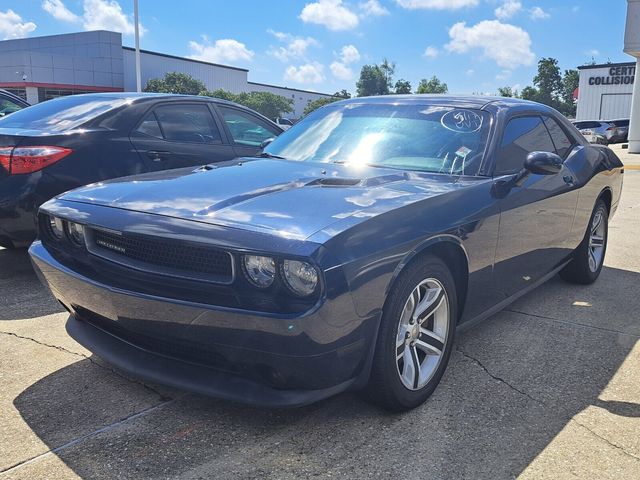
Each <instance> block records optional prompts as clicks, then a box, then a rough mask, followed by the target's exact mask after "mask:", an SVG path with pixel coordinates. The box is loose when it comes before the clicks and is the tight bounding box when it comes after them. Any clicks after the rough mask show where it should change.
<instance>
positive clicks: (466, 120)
mask: <svg viewBox="0 0 640 480" xmlns="http://www.w3.org/2000/svg"><path fill="white" fill-rule="evenodd" d="M440 123H442V126H443V127H444V128H446V129H448V130H452V131H454V132H460V133H473V132H477V131H478V130H480V127H482V117H481V116H480V115H478V114H477V113H476V112H474V111H473V110H451V111H450V112H447V113H445V114H444V115H443V116H442V118H441V119H440Z"/></svg>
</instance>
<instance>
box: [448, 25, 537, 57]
mask: <svg viewBox="0 0 640 480" xmlns="http://www.w3.org/2000/svg"><path fill="white" fill-rule="evenodd" d="M449 37H450V38H451V41H450V42H449V43H448V44H447V45H445V48H446V49H447V50H448V51H450V52H455V53H467V52H468V51H470V50H472V49H475V48H481V49H482V50H483V53H484V55H485V56H486V57H487V58H490V59H492V60H494V61H495V62H496V63H497V64H498V65H499V66H501V67H503V68H513V67H517V66H518V65H531V64H532V63H533V62H534V60H535V55H534V53H533V52H532V51H531V37H530V36H529V34H528V33H527V32H526V31H525V30H523V29H522V28H520V27H516V26H514V25H510V24H508V23H502V22H500V21H499V20H483V21H482V22H480V23H477V24H476V25H474V26H472V27H467V25H466V23H465V22H458V23H456V24H455V25H453V26H452V27H451V28H450V29H449Z"/></svg>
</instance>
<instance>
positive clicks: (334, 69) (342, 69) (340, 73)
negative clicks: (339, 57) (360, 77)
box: [329, 62, 353, 80]
mask: <svg viewBox="0 0 640 480" xmlns="http://www.w3.org/2000/svg"><path fill="white" fill-rule="evenodd" d="M329 68H330V69H331V73H332V74H333V76H334V77H336V78H337V79H339V80H351V79H352V78H353V71H352V70H351V69H350V68H349V67H348V66H346V65H345V64H344V63H342V62H333V63H332V64H331V65H330V66H329Z"/></svg>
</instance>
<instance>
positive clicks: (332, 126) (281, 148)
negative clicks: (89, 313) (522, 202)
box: [265, 103, 491, 175]
mask: <svg viewBox="0 0 640 480" xmlns="http://www.w3.org/2000/svg"><path fill="white" fill-rule="evenodd" d="M490 123H491V122H490V116H489V114H488V113H487V112H484V111H481V110H475V109H465V108H454V107H450V106H433V105H429V106H426V105H393V104H389V105H379V104H368V105H367V104H353V103H348V104H342V105H329V106H327V107H325V108H322V109H319V110H316V111H315V112H313V113H311V114H310V115H308V116H307V117H305V118H304V119H302V120H301V121H300V122H298V123H296V124H295V125H294V126H293V127H291V128H290V129H289V130H287V131H286V132H285V133H283V134H281V135H280V136H279V137H278V138H276V139H275V140H274V141H273V142H272V143H271V144H269V146H268V147H266V148H265V152H266V153H267V154H270V155H274V156H279V157H283V158H285V159H287V160H295V161H300V162H319V163H332V162H333V163H348V164H365V165H370V166H377V167H390V168H398V169H405V170H418V171H424V172H439V173H455V174H466V175H477V173H478V171H479V169H480V164H481V162H482V155H483V153H484V148H485V145H486V142H487V137H488V132H489V127H490Z"/></svg>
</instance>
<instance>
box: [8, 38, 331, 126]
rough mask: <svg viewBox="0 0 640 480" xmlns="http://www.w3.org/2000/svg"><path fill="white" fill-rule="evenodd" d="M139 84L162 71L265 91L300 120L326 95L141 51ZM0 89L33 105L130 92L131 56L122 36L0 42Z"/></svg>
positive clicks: (210, 85)
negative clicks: (60, 98)
mask: <svg viewBox="0 0 640 480" xmlns="http://www.w3.org/2000/svg"><path fill="white" fill-rule="evenodd" d="M140 57H141V58H140V64H141V76H142V85H145V84H146V82H147V81H148V80H150V79H152V78H161V77H163V76H164V75H165V73H167V72H181V73H187V74H189V75H191V76H192V77H194V78H196V79H198V80H201V81H202V82H203V83H204V84H205V85H206V87H207V89H208V90H217V89H220V88H221V89H224V90H228V91H230V92H233V93H241V92H252V91H268V92H271V93H275V94H277V95H281V96H283V97H286V98H290V99H292V100H293V105H294V111H293V112H291V113H289V114H288V115H287V116H288V117H289V118H299V117H301V116H302V114H303V112H304V109H305V107H306V106H307V104H308V103H309V102H311V101H313V100H316V99H319V98H324V97H328V96H330V95H328V94H324V93H318V92H311V91H308V90H301V89H297V88H289V87H280V86H276V85H266V84H261V83H256V82H250V81H249V80H248V74H249V71H248V70H247V69H244V68H238V67H231V66H228V65H218V64H214V63H209V62H203V61H199V60H193V59H190V58H183V57H177V56H174V55H167V54H164V53H158V52H150V51H147V50H141V55H140ZM0 88H5V89H7V90H10V91H12V92H13V93H16V94H18V95H20V96H22V97H23V98H24V99H25V100H27V101H28V102H29V103H38V102H41V101H44V100H48V99H50V98H55V97H58V96H61V95H72V94H76V93H88V92H114V91H115V92H121V91H135V89H136V74H135V51H134V49H133V48H130V47H124V46H122V35H121V34H120V33H116V32H108V31H93V32H78V33H68V34H63V35H50V36H45V37H32V38H21V39H15V40H4V41H0Z"/></svg>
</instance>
